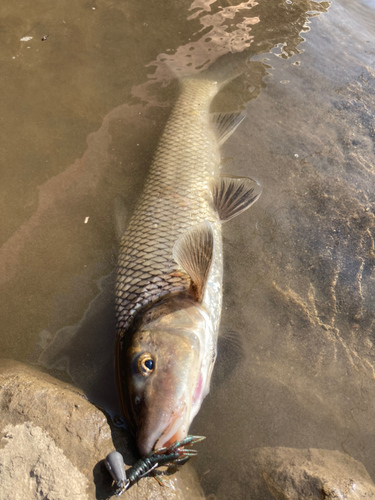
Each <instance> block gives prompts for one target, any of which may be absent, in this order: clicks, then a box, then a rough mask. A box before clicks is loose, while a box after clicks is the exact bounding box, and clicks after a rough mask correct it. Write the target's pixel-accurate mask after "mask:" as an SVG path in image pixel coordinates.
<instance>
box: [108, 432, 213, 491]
mask: <svg viewBox="0 0 375 500" xmlns="http://www.w3.org/2000/svg"><path fill="white" fill-rule="evenodd" d="M203 439H205V438H204V437H203V436H187V437H186V438H185V439H183V440H182V441H176V442H175V443H174V444H173V445H172V446H169V447H168V448H167V447H164V448H159V449H158V450H156V451H155V452H154V453H152V454H151V455H149V456H148V457H146V458H142V459H140V460H137V462H135V464H134V465H133V466H132V467H130V468H129V469H128V470H127V471H126V472H125V464H124V459H123V458H122V455H121V453H119V452H118V451H112V452H111V453H109V455H107V457H106V459H105V465H106V467H107V470H108V472H109V473H110V474H111V476H112V479H113V480H114V482H115V483H116V486H117V488H118V489H117V490H116V496H117V497H119V496H120V495H122V494H123V493H124V491H126V490H128V489H129V488H130V487H131V486H133V485H134V484H135V483H136V482H138V480H139V479H141V478H142V477H145V476H148V475H149V474H151V473H152V472H154V471H155V469H157V468H159V467H163V466H168V467H178V466H179V465H183V464H184V463H185V462H187V461H188V460H189V458H190V457H193V456H195V455H196V454H197V451H196V450H192V449H191V448H188V449H186V448H185V446H192V445H194V444H195V443H199V442H200V441H202V440H203ZM155 477H156V479H157V480H158V481H159V483H160V484H163V482H162V481H161V479H160V478H158V476H157V475H156V474H155Z"/></svg>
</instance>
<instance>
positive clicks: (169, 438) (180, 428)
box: [154, 403, 187, 450]
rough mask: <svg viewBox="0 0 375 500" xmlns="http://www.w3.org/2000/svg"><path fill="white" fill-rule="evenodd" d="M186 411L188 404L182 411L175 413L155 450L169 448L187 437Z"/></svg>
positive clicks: (157, 442)
mask: <svg viewBox="0 0 375 500" xmlns="http://www.w3.org/2000/svg"><path fill="white" fill-rule="evenodd" d="M186 409H187V407H186V403H184V404H183V406H182V407H181V408H180V409H178V410H175V411H174V412H173V414H172V419H171V422H170V424H169V425H168V427H167V428H166V429H165V431H164V432H163V434H162V435H161V436H160V437H159V439H158V440H157V441H156V443H155V446H154V450H158V449H159V448H164V447H166V448H168V447H169V446H171V445H172V444H173V443H175V442H176V441H181V440H182V439H184V438H185V437H186V436H187V426H186V424H185V420H186Z"/></svg>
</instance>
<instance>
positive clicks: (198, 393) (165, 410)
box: [126, 308, 212, 456]
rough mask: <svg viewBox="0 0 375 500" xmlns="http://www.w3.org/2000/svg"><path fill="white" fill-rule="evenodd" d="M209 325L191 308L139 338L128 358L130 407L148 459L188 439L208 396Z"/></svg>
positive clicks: (147, 327) (139, 333)
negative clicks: (154, 451)
mask: <svg viewBox="0 0 375 500" xmlns="http://www.w3.org/2000/svg"><path fill="white" fill-rule="evenodd" d="M205 321H206V319H205V318H204V317H203V316H202V315H200V314H196V311H194V310H189V309H188V308H186V309H183V310H180V311H174V312H172V313H170V314H167V315H166V316H164V317H162V318H159V320H158V321H155V322H153V323H151V324H149V325H144V327H143V328H141V329H140V330H139V331H137V332H135V334H134V335H133V339H132V343H131V346H130V347H129V348H128V350H127V353H126V358H127V360H126V363H127V383H126V385H127V394H128V398H127V399H128V401H127V402H128V406H129V408H128V412H129V413H130V417H131V420H132V422H133V425H134V427H135V434H136V438H137V446H138V450H139V452H140V453H141V455H142V456H147V455H149V454H150V453H151V452H152V451H153V450H157V449H159V448H162V447H165V446H166V447H168V446H170V445H171V444H172V443H174V442H175V441H180V440H182V439H183V438H185V437H186V436H187V433H188V430H189V426H190V423H191V421H192V419H193V418H194V416H195V415H196V413H197V412H198V410H199V407H200V404H201V402H202V400H203V398H204V396H205V395H206V393H207V392H208V391H205V390H204V389H205V387H204V386H205V382H206V380H207V374H206V373H205V368H204V366H205V363H204V358H205V352H204V351H205V343H204V336H202V334H203V333H204V331H205V330H206V328H205ZM187 323H190V325H189V326H190V328H186V327H187ZM211 358H212V355H211Z"/></svg>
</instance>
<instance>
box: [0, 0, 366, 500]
mask: <svg viewBox="0 0 375 500" xmlns="http://www.w3.org/2000/svg"><path fill="white" fill-rule="evenodd" d="M329 6H330V5H329V2H320V3H319V2H313V1H307V0H296V1H285V2H283V1H280V0H277V1H276V0H267V1H266V0H258V1H253V0H250V1H248V2H242V3H241V2H234V1H224V0H222V1H215V0H206V1H204V0H195V1H194V2H193V3H189V2H187V1H186V2H179V3H178V5H177V4H176V3H175V2H167V1H166V2H165V3H164V4H160V2H159V3H154V2H151V3H148V4H147V8H145V6H144V5H143V6H142V5H141V4H140V3H139V2H138V3H137V2H127V3H126V5H122V4H115V3H114V2H110V1H107V0H103V2H101V3H100V4H99V3H98V4H96V3H95V4H93V5H91V4H90V5H88V4H85V5H76V4H75V3H73V2H70V3H66V4H64V6H62V5H58V6H57V7H56V10H54V11H53V12H52V11H49V10H48V9H46V8H45V2H44V1H43V0H40V1H39V2H36V4H35V5H33V8H32V9H31V7H30V6H29V5H28V4H26V3H25V5H21V6H20V5H18V6H17V9H14V8H13V7H12V6H11V5H8V6H6V7H5V6H2V7H1V10H2V16H1V19H2V21H1V27H2V29H1V30H0V37H1V39H2V41H3V44H2V49H1V51H0V60H1V62H2V67H3V71H2V74H3V79H2V82H3V92H2V93H1V95H0V101H1V108H2V110H3V112H2V115H1V116H0V118H1V119H0V127H1V130H2V138H3V142H2V155H1V157H2V162H3V163H2V172H3V176H4V178H3V180H2V182H1V184H0V189H1V196H0V200H1V202H0V203H1V214H2V215H3V218H2V224H1V234H0V238H1V244H2V246H1V248H0V283H1V286H2V307H1V313H2V314H1V324H2V335H1V337H0V349H1V352H2V355H3V356H8V357H12V358H14V359H18V360H22V361H30V362H33V363H40V364H41V365H43V366H44V367H45V368H47V369H48V370H50V371H51V372H52V373H53V374H55V375H56V376H58V377H60V378H64V377H65V378H71V379H72V380H73V381H74V382H75V383H76V384H77V385H79V386H81V387H82V388H84V390H85V391H86V392H87V394H88V395H89V397H91V398H92V399H93V400H94V401H95V402H98V403H100V404H103V405H104V406H105V407H106V408H107V409H108V410H110V411H111V412H113V413H116V411H117V407H116V405H117V403H116V395H115V392H114V384H113V374H112V355H113V338H114V312H113V311H114V309H113V280H114V278H113V270H114V266H115V262H116V252H117V247H118V240H117V237H116V223H115V217H114V206H115V199H116V198H121V200H122V202H123V204H125V207H126V212H127V213H128V214H130V213H131V211H132V208H133V207H134V204H135V203H136V200H137V197H138V196H139V193H140V192H141V190H142V183H143V179H144V176H145V174H146V172H147V167H148V165H149V163H150V161H151V158H152V154H153V151H154V149H155V146H156V143H157V139H158V137H159V135H160V133H161V131H162V129H163V126H164V124H165V121H166V120H167V118H168V114H169V111H170V106H171V104H172V103H173V101H174V99H175V97H176V95H177V92H178V88H177V85H176V81H175V80H174V73H180V74H187V73H190V72H192V73H196V72H199V71H201V70H202V69H204V68H207V67H209V71H211V72H212V74H218V75H220V76H223V75H224V76H228V75H230V74H236V75H237V74H238V75H239V76H238V77H237V78H235V79H234V80H233V81H232V82H231V83H230V84H229V85H228V87H227V88H226V89H225V90H224V91H223V92H222V94H221V96H219V98H218V99H217V100H216V102H215V108H216V109H220V110H226V111H229V110H238V109H245V108H247V110H248V118H247V120H246V121H245V122H244V123H243V124H242V125H241V127H240V128H239V129H238V131H237V132H236V134H235V135H234V136H233V138H232V139H231V141H230V142H229V143H228V144H227V145H226V146H225V149H224V152H223V156H224V160H223V165H224V169H225V170H226V171H227V172H228V173H229V172H230V173H232V174H235V175H244V176H246V175H251V176H254V177H256V178H257V179H259V180H260V181H261V183H262V185H263V186H264V193H263V195H262V199H261V200H260V202H259V205H258V206H254V207H253V209H252V210H251V211H249V213H248V214H247V215H243V216H241V217H242V218H241V219H240V218H239V220H238V221H237V220H236V221H233V222H231V223H228V224H227V225H225V226H224V247H225V252H226V253H225V276H224V280H225V291H224V310H223V320H222V331H223V336H222V339H221V342H220V345H219V350H220V353H221V354H220V356H219V360H218V363H217V366H216V368H215V376H214V381H213V387H212V390H211V394H210V396H209V397H208V398H207V400H206V401H205V403H204V405H203V407H202V410H201V412H200V414H199V416H198V417H197V419H196V421H195V422H194V426H193V432H196V433H198V434H203V435H206V436H207V440H206V441H205V446H202V447H201V449H202V451H200V455H199V456H198V459H197V461H196V462H195V465H196V466H197V469H198V471H199V473H200V474H202V484H203V486H204V488H205V491H206V493H207V494H211V493H212V494H215V495H216V496H217V497H218V498H228V496H229V495H231V494H232V490H231V485H232V484H234V483H235V484H236V485H237V487H236V488H237V489H236V491H238V493H237V494H236V495H237V496H236V495H235V497H236V498H237V497H238V498H243V497H244V495H245V496H246V491H248V488H249V483H248V481H249V479H248V478H246V452H247V450H248V449H250V448H255V447H259V446H288V447H296V448H304V447H315V448H325V449H338V450H340V451H344V452H346V453H348V454H350V455H352V456H354V457H355V458H356V459H358V460H361V461H362V462H363V463H364V464H365V466H366V468H367V470H368V471H369V472H370V474H373V477H374V473H375V470H374V468H373V461H372V459H371V458H372V455H373V453H372V451H371V450H372V448H373V446H372V445H373V444H375V443H373V437H372V422H373V410H372V408H373V401H374V396H375V393H374V389H373V377H374V373H375V357H374V351H373V349H374V348H373V342H374V338H373V328H374V325H375V310H374V305H373V304H374V303H375V301H374V272H373V269H374V262H375V244H374V241H375V240H374V238H375V236H374V231H375V222H374V215H373V207H374V201H375V200H374V194H373V193H374V191H373V186H374V182H375V181H374V168H373V165H374V152H373V140H374V131H373V126H372V125H373V113H372V109H373V99H374V96H375V89H374V85H373V83H372V82H373V77H374V70H373V63H374V61H375V37H374V36H373V34H372V32H371V30H368V29H367V28H369V27H371V26H373V24H374V20H375V14H374V12H373V10H372V9H373V2H370V1H369V0H363V2H357V3H355V4H354V3H353V2H347V1H346V0H342V1H341V2H340V3H337V2H336V3H335V4H333V6H332V7H331V8H330V9H329V10H328V8H329ZM20 7H22V8H23V14H22V16H21V15H20V14H19V11H18V8H20ZM93 7H94V9H93ZM327 11H328V12H327ZM166 12H168V15H166ZM318 14H321V15H318ZM362 21H363V22H362ZM364 26H365V27H364ZM366 27H367V28H366ZM310 29H311V31H310V33H308V34H307V32H308V31H309V30H310ZM46 34H49V37H48V39H47V40H45V41H43V42H42V40H41V38H42V37H43V36H44V35H46ZM348 35H350V36H348ZM23 37H32V38H31V39H30V40H28V41H21V38H23ZM305 38H306V43H304V44H302V43H301V42H303V41H304V39H305ZM349 42H350V43H349ZM28 47H29V48H28ZM233 408H235V411H233ZM234 464H237V465H234ZM238 464H240V465H238ZM207 471H209V472H207ZM222 478H225V481H223V479H222Z"/></svg>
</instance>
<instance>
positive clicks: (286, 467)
mask: <svg viewBox="0 0 375 500" xmlns="http://www.w3.org/2000/svg"><path fill="white" fill-rule="evenodd" d="M248 465H249V469H248V472H247V474H248V477H250V478H251V482H250V485H249V487H248V490H249V491H250V492H251V494H250V496H249V498H251V499H254V500H260V499H262V500H263V499H264V500H266V499H267V500H268V499H269V500H271V499H276V500H302V499H306V500H322V499H327V500H335V499H340V500H344V499H345V500H349V499H350V500H360V499H364V498H366V499H371V498H375V485H374V483H373V482H372V480H371V477H370V476H369V474H368V472H367V471H366V469H365V467H364V466H363V465H362V464H361V463H360V462H358V461H357V460H354V459H353V458H351V457H350V456H348V455H344V454H343V453H340V452H339V451H332V450H318V449H305V450H298V449H293V448H257V449H254V450H251V452H250V453H249V455H248ZM231 482H232V484H234V483H235V481H234V480H233V479H232V480H231V481H229V483H231ZM228 494H229V490H228ZM220 497H223V495H220Z"/></svg>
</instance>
